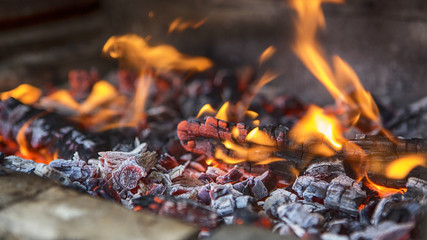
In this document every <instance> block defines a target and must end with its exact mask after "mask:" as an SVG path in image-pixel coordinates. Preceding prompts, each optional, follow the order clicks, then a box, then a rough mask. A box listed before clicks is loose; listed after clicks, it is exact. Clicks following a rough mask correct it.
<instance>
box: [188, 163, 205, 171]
mask: <svg viewBox="0 0 427 240" xmlns="http://www.w3.org/2000/svg"><path fill="white" fill-rule="evenodd" d="M190 167H192V168H194V169H196V170H197V171H199V172H204V171H206V168H205V167H204V166H203V165H202V164H200V163H198V162H190Z"/></svg>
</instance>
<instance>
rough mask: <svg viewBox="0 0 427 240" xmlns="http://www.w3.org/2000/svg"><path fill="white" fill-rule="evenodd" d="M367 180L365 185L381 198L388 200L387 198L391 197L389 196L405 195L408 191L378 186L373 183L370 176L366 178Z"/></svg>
mask: <svg viewBox="0 0 427 240" xmlns="http://www.w3.org/2000/svg"><path fill="white" fill-rule="evenodd" d="M365 179H366V182H365V185H366V186H367V187H368V188H369V189H371V190H373V191H375V192H377V193H378V196H379V197H380V198H386V197H389V196H391V195H393V194H396V193H401V194H404V193H405V192H406V190H407V189H406V188H390V187H385V186H381V185H378V184H376V183H374V182H372V181H371V180H370V179H369V177H368V176H366V178H365Z"/></svg>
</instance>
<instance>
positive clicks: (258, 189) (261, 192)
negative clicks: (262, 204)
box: [251, 178, 268, 201]
mask: <svg viewBox="0 0 427 240" xmlns="http://www.w3.org/2000/svg"><path fill="white" fill-rule="evenodd" d="M251 193H252V196H253V197H254V198H255V200H257V201H258V200H261V199H263V198H265V197H267V196H268V190H267V188H266V187H265V186H264V183H262V181H261V180H260V179H258V178H255V179H254V183H253V186H252V187H251Z"/></svg>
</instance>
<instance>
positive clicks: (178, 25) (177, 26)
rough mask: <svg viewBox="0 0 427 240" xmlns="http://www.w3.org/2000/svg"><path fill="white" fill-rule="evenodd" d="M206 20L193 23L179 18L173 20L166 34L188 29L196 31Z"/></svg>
mask: <svg viewBox="0 0 427 240" xmlns="http://www.w3.org/2000/svg"><path fill="white" fill-rule="evenodd" d="M207 20H208V19H207V18H204V19H202V20H200V21H197V22H194V21H183V20H182V19H181V18H175V19H174V20H173V21H172V22H171V23H170V24H169V30H168V33H172V32H174V31H178V32H182V31H184V30H185V29H188V28H192V29H197V28H199V27H201V26H202V25H203V24H205V22H206V21H207Z"/></svg>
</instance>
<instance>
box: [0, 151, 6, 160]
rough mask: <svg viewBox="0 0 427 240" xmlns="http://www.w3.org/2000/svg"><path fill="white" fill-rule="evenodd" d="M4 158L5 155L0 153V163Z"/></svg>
mask: <svg viewBox="0 0 427 240" xmlns="http://www.w3.org/2000/svg"><path fill="white" fill-rule="evenodd" d="M5 157H6V154H4V153H2V152H0V162H2V161H3V159H4V158H5Z"/></svg>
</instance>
